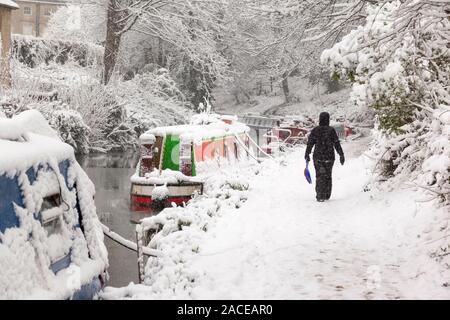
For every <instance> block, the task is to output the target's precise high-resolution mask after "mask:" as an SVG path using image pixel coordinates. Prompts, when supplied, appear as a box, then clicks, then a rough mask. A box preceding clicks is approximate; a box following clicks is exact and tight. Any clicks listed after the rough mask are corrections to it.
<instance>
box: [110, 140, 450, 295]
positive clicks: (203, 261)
mask: <svg viewBox="0 0 450 320" xmlns="http://www.w3.org/2000/svg"><path fill="white" fill-rule="evenodd" d="M368 142H369V141H368V140H367V139H363V140H356V141H352V142H346V143H344V144H343V148H344V152H346V154H347V158H348V159H347V162H346V163H345V165H344V166H341V165H340V164H336V165H335V169H334V173H333V176H334V181H333V183H334V186H333V194H332V198H331V200H330V201H329V202H325V203H317V202H316V201H315V194H314V187H313V186H312V185H309V184H307V182H306V180H305V179H304V177H303V168H304V162H303V152H304V149H303V148H300V149H298V150H296V151H294V152H292V153H291V154H289V155H287V156H286V157H285V159H284V160H283V161H282V162H271V161H270V160H268V161H267V162H266V163H265V164H263V166H262V168H263V170H256V171H257V172H259V174H256V175H255V174H254V172H255V171H253V174H251V175H247V176H245V177H241V178H245V179H246V180H247V181H248V183H249V185H250V189H249V191H248V194H247V199H248V200H247V201H246V202H245V203H244V204H243V205H241V206H238V207H240V208H236V207H230V206H228V207H227V206H225V209H224V210H222V211H223V212H222V213H221V214H220V215H219V216H218V217H217V218H216V219H211V220H210V221H209V223H208V228H207V231H206V232H203V233H201V234H200V233H195V234H194V233H192V238H195V240H194V242H195V243H197V244H198V248H196V250H194V249H193V248H191V247H190V246H192V241H191V242H190V241H186V239H188V238H186V237H183V236H182V234H183V233H185V234H188V235H189V233H188V229H189V228H193V226H192V225H191V226H188V227H187V228H183V229H182V230H180V231H176V232H174V233H172V235H173V236H172V238H171V243H170V246H166V250H167V251H166V253H167V254H169V255H170V250H171V251H173V252H177V254H178V260H181V261H178V264H174V263H171V264H162V265H160V266H159V268H153V269H152V268H149V267H148V266H147V268H148V271H150V270H151V271H152V272H153V273H152V274H148V275H147V276H148V277H150V278H151V281H149V283H150V284H152V285H151V286H143V285H134V284H130V286H128V287H125V288H117V289H115V288H107V289H106V293H105V295H104V298H124V297H126V298H134V299H147V298H156V299H158V298H186V297H188V298H193V299H316V298H318V299H384V298H386V299H409V298H419V299H421V298H437V299H449V298H450V288H449V287H448V286H449V281H450V272H449V269H448V260H447V261H443V260H442V259H441V260H439V261H438V260H437V259H433V258H431V257H430V255H431V254H432V253H433V252H434V251H435V250H436V249H439V247H440V245H442V246H444V244H445V243H446V242H445V241H446V240H448V239H446V235H447V232H448V230H449V228H448V225H447V222H448V218H449V212H448V208H438V207H434V205H433V204H432V203H429V202H418V201H420V200H422V199H425V196H424V195H423V194H422V193H420V191H418V190H413V189H411V188H409V187H406V186H405V187H403V188H400V189H395V190H394V189H388V187H387V186H386V187H384V186H381V187H379V188H374V187H372V189H371V190H370V191H368V192H364V187H365V186H366V184H367V183H368V182H369V181H370V176H371V169H372V166H373V162H372V161H371V160H369V159H368V158H367V157H365V156H364V155H361V151H363V150H365V149H366V147H367V143H368ZM243 172H247V174H248V172H250V171H248V170H247V171H246V170H243ZM313 178H314V176H313ZM206 201H208V200H206ZM197 206H198V203H197ZM188 207H189V206H188ZM188 212H189V211H187V213H188ZM177 233H178V236H177V235H176V234H177ZM190 240H192V239H190ZM441 242H442V243H441ZM444 258H448V256H446V257H444ZM444 258H443V259H444ZM172 271H173V272H172ZM171 272H172V273H171ZM183 278H185V279H183ZM162 287H164V290H162V289H161V288H162Z"/></svg>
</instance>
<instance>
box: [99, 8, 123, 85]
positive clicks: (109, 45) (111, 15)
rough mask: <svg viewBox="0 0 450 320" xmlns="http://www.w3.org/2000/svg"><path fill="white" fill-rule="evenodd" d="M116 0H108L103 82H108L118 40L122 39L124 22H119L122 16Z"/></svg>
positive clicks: (116, 51) (112, 70)
mask: <svg viewBox="0 0 450 320" xmlns="http://www.w3.org/2000/svg"><path fill="white" fill-rule="evenodd" d="M117 8H118V6H117V1H116V0H110V1H109V5H108V17H107V22H106V43H105V53H104V56H103V65H104V67H103V68H104V69H103V83H104V84H108V82H109V80H110V79H111V76H112V74H113V72H114V68H115V67H116V63H117V56H118V55H119V49H120V41H121V39H122V29H123V27H124V22H119V21H120V20H121V18H122V16H123V15H122V14H121V11H118V10H116V9H117Z"/></svg>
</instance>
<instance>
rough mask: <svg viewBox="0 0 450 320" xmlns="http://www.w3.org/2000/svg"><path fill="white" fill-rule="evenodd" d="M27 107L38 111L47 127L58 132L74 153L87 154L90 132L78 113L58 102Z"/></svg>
mask: <svg viewBox="0 0 450 320" xmlns="http://www.w3.org/2000/svg"><path fill="white" fill-rule="evenodd" d="M29 107H30V108H31V109H36V110H39V111H40V112H41V113H42V115H43V116H44V117H45V118H46V119H47V121H48V123H49V125H50V126H51V127H52V128H53V129H55V130H56V131H57V132H58V134H59V136H60V137H61V139H62V140H63V141H64V142H66V143H68V144H70V145H71V146H72V147H73V148H74V149H75V152H77V153H84V154H85V153H89V133H90V130H89V127H88V126H87V125H86V123H85V122H84V121H83V118H82V117H81V115H80V113H79V112H77V111H76V110H73V109H70V107H69V106H68V105H67V104H64V103H61V102H58V101H54V102H53V101H52V102H46V103H42V104H38V103H36V104H30V105H29Z"/></svg>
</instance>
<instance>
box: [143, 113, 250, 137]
mask: <svg viewBox="0 0 450 320" xmlns="http://www.w3.org/2000/svg"><path fill="white" fill-rule="evenodd" d="M249 131H250V128H249V127H248V126H247V125H245V124H243V123H241V122H238V121H237V118H236V117H230V116H220V115H204V114H199V115H196V116H194V117H193V119H192V122H191V124H186V125H177V126H168V127H158V128H154V129H150V130H148V131H147V132H146V133H145V134H147V135H155V136H166V135H179V136H180V139H183V140H184V139H186V140H191V141H193V142H197V141H201V140H207V139H211V138H215V137H223V136H231V135H234V134H241V133H244V132H249Z"/></svg>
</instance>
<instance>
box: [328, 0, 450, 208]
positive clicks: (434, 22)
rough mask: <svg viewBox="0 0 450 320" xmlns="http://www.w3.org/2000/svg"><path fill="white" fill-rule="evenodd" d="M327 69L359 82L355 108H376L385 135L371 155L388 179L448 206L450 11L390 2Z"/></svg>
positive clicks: (336, 51)
mask: <svg viewBox="0 0 450 320" xmlns="http://www.w3.org/2000/svg"><path fill="white" fill-rule="evenodd" d="M367 13H368V16H367V19H366V24H365V25H364V26H360V27H358V28H357V29H355V30H353V31H351V32H350V33H349V34H348V35H346V36H344V37H343V39H342V41H340V42H339V43H337V44H336V45H335V46H334V47H333V48H331V49H329V50H325V51H324V52H323V54H322V61H323V62H325V63H327V64H328V65H329V66H331V67H332V69H333V71H334V73H333V76H334V77H339V78H340V77H346V78H347V79H349V80H350V81H352V82H353V87H352V100H353V102H354V103H355V104H357V105H358V106H360V107H371V108H374V109H375V111H376V114H377V120H378V124H379V129H380V130H381V131H382V134H380V136H379V139H378V140H377V144H376V146H375V148H373V154H374V156H375V157H377V158H380V162H379V166H378V168H379V169H380V172H381V173H382V174H383V175H384V176H388V177H389V176H399V177H401V178H402V180H410V181H414V183H415V184H417V185H419V186H421V187H423V188H425V189H427V190H429V191H430V192H431V193H432V194H434V195H436V196H437V198H439V199H440V200H441V201H444V202H446V203H448V202H449V201H450V143H449V141H450V92H449V90H448V88H449V86H450V51H449V50H448V47H449V44H450V39H449V37H448V30H449V29H450V19H449V6H448V3H446V2H442V1H434V0H432V1H422V0H419V1H413V2H411V1H406V2H400V1H391V2H386V3H383V4H380V5H378V6H371V7H369V8H368V12H367Z"/></svg>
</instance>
